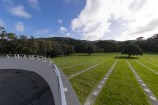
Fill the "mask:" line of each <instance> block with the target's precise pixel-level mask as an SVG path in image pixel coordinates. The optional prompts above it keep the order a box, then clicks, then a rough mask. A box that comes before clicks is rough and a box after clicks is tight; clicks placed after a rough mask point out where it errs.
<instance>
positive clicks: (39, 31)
mask: <svg viewBox="0 0 158 105" xmlns="http://www.w3.org/2000/svg"><path fill="white" fill-rule="evenodd" d="M49 33H50V31H49V30H48V29H40V30H37V31H36V32H35V34H36V35H46V34H49Z"/></svg>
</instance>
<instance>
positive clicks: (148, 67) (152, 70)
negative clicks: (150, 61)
mask: <svg viewBox="0 0 158 105" xmlns="http://www.w3.org/2000/svg"><path fill="white" fill-rule="evenodd" d="M136 62H137V63H139V64H140V65H142V66H143V67H145V68H147V69H148V70H150V71H152V72H154V73H155V74H158V72H156V71H155V70H153V69H151V68H149V67H147V66H146V65H144V64H143V63H141V62H139V61H137V60H136Z"/></svg>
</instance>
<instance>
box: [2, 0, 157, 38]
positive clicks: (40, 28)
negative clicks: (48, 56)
mask: <svg viewBox="0 0 158 105" xmlns="http://www.w3.org/2000/svg"><path fill="white" fill-rule="evenodd" d="M157 4H158V1H157V0H1V2H0V25H1V26H4V27H5V28H6V30H7V32H14V33H16V34H17V35H27V36H28V37H30V36H34V37H54V36H58V37H72V38H76V39H84V40H103V39H104V40H108V39H113V40H132V39H136V38H138V37H144V38H148V37H151V36H153V35H154V34H156V33H158V14H157V11H155V10H158V6H157Z"/></svg>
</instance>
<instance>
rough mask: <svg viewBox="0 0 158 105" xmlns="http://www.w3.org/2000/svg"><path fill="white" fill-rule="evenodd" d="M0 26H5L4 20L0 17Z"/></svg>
mask: <svg viewBox="0 0 158 105" xmlns="http://www.w3.org/2000/svg"><path fill="white" fill-rule="evenodd" d="M0 26H2V27H5V22H4V21H3V20H2V19H0Z"/></svg>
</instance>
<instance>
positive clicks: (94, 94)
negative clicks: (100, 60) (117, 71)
mask: <svg viewBox="0 0 158 105" xmlns="http://www.w3.org/2000/svg"><path fill="white" fill-rule="evenodd" d="M117 62H118V59H117V60H116V61H115V62H114V64H113V65H112V67H111V68H110V69H109V71H108V73H107V74H106V75H105V76H104V78H103V79H102V80H101V82H100V83H99V84H98V85H97V87H95V88H94V91H93V92H92V94H90V95H89V97H88V98H87V100H86V102H85V104H84V105H93V104H94V102H95V100H96V97H97V96H98V94H99V93H100V91H101V89H102V87H103V85H105V83H106V80H107V79H108V78H109V76H110V74H111V73H112V71H113V69H114V67H115V65H116V63H117Z"/></svg>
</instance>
